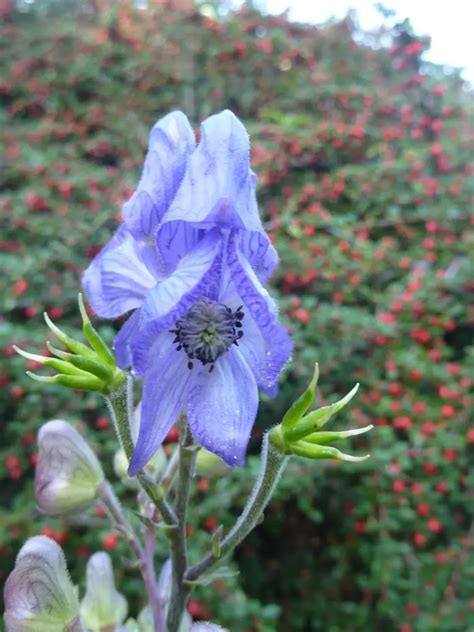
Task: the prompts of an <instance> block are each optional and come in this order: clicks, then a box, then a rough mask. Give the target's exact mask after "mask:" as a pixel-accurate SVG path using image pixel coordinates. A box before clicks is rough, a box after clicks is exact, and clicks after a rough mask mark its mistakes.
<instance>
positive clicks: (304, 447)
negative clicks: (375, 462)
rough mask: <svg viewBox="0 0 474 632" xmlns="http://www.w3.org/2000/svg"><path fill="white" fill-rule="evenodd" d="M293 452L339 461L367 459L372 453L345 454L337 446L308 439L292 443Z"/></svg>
mask: <svg viewBox="0 0 474 632" xmlns="http://www.w3.org/2000/svg"><path fill="white" fill-rule="evenodd" d="M290 449H291V453H292V454H295V455H296V456H302V457H304V458H306V459H312V460H316V459H337V460H338V461H351V462H354V463H356V462H358V461H365V460H366V459H368V458H369V457H370V454H366V455H364V456H352V455H350V454H345V453H344V452H341V451H340V450H338V449H337V448H333V447H332V446H322V445H318V444H315V443H308V442H307V441H296V442H295V443H292V444H291V447H290Z"/></svg>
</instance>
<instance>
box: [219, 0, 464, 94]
mask: <svg viewBox="0 0 474 632" xmlns="http://www.w3.org/2000/svg"><path fill="white" fill-rule="evenodd" d="M231 2H232V3H233V4H234V6H239V5H241V4H242V2H241V0H231ZM375 4H376V3H375V2H374V0H352V1H350V0H349V1H347V0H322V1H319V0H260V1H259V2H258V5H259V6H260V7H261V8H262V9H263V10H264V11H266V12H268V13H273V14H280V13H283V12H284V11H286V10H287V9H289V17H290V18H291V19H292V20H295V21H297V22H308V23H311V24H321V23H322V22H325V21H326V20H328V19H329V18H331V17H336V18H341V17H344V16H345V15H346V14H347V12H348V11H349V10H350V9H354V10H355V11H356V13H357V18H358V21H359V24H360V25H361V27H362V28H363V29H366V30H371V29H375V28H377V27H378V26H380V25H381V24H382V22H383V18H382V16H381V15H380V13H379V12H378V11H377V10H376V9H375ZM381 4H383V6H384V7H385V8H387V9H393V10H394V11H395V12H396V21H400V20H403V19H405V18H409V20H410V22H411V24H412V26H413V28H414V30H415V32H416V33H417V34H418V35H429V36H430V37H431V49H430V51H429V52H428V53H427V54H426V59H427V60H428V61H432V62H434V63H437V64H442V65H446V66H452V67H455V68H464V70H463V73H462V75H463V78H464V79H466V80H467V81H470V82H471V83H472V84H474V1H473V0H449V2H441V1H440V0H439V1H436V0H386V1H385V2H382V3H381ZM392 21H393V19H392V20H390V23H392Z"/></svg>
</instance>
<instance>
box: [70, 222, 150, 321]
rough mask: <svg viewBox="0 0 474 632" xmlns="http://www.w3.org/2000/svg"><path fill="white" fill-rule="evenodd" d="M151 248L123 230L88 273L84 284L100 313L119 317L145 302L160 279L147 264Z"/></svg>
mask: <svg viewBox="0 0 474 632" xmlns="http://www.w3.org/2000/svg"><path fill="white" fill-rule="evenodd" d="M149 248H150V247H149V246H148V245H147V244H145V243H143V242H137V241H135V239H134V238H133V237H132V236H131V235H130V233H128V232H127V231H126V230H124V229H120V230H119V231H118V233H117V234H116V235H115V236H114V238H113V239H112V241H111V242H110V243H109V244H108V246H106V247H105V248H104V250H102V252H101V253H99V255H98V256H97V257H96V258H95V259H94V261H93V262H92V263H91V265H90V266H89V267H88V268H87V270H86V271H85V272H84V275H83V278H82V283H83V285H84V288H85V290H86V292H87V296H88V298H89V301H90V303H91V305H92V307H93V308H94V311H95V312H96V313H97V314H98V315H99V316H102V317H103V318H115V317H116V316H120V315H121V314H124V313H125V312H128V311H130V310H131V309H135V308H136V307H139V306H140V305H141V304H142V303H143V300H144V298H145V295H146V293H147V292H148V290H150V289H151V288H152V287H153V286H154V285H155V284H156V282H157V279H156V277H155V275H154V274H153V273H152V272H151V271H150V270H149V268H148V267H147V265H146V264H145V261H149V260H150V254H149V252H148V250H149Z"/></svg>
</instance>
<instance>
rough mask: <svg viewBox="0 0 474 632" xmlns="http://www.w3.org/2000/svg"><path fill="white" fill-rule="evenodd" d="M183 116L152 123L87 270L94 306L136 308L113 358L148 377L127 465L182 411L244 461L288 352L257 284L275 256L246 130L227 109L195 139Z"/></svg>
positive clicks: (109, 312)
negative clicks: (139, 166) (113, 223)
mask: <svg viewBox="0 0 474 632" xmlns="http://www.w3.org/2000/svg"><path fill="white" fill-rule="evenodd" d="M184 121H186V119H185V117H184V115H182V114H180V113H174V114H171V115H169V116H168V117H165V118H164V119H163V120H162V121H160V122H159V123H158V124H157V125H156V126H155V128H154V130H153V131H152V134H151V136H150V148H149V152H148V154H147V157H146V160H145V168H144V173H143V176H142V179H141V181H140V184H139V187H138V189H137V191H136V193H135V194H134V195H133V197H132V198H131V200H130V201H129V202H128V203H127V205H125V207H124V220H125V221H124V225H123V226H122V227H121V228H120V229H119V230H118V232H117V233H116V235H115V236H114V238H113V239H112V241H111V242H110V244H109V245H108V246H106V248H104V250H103V251H102V252H101V253H100V254H99V255H98V257H97V258H96V259H95V260H94V261H93V262H92V264H91V265H90V267H89V268H88V270H87V271H86V273H85V275H84V285H85V287H86V290H87V292H88V294H89V297H90V300H91V303H92V306H93V307H94V309H95V310H96V311H97V313H98V314H99V315H101V316H104V317H115V316H118V315H120V314H123V313H125V312H127V311H130V310H135V312H134V313H133V314H132V316H131V317H130V318H129V319H128V321H127V322H126V323H125V325H124V326H123V328H122V329H121V331H120V332H119V334H118V336H117V338H116V340H115V349H116V353H117V360H118V363H119V364H120V365H121V366H129V365H130V363H131V364H132V367H133V369H134V371H135V373H136V374H137V375H140V376H144V391H143V408H142V422H141V426H140V433H139V437H138V442H137V446H136V450H135V454H134V457H133V460H132V462H131V465H130V473H131V474H132V475H133V474H135V473H136V472H137V471H139V470H140V469H142V468H143V467H144V465H145V464H146V463H147V461H148V460H149V459H150V458H151V456H152V455H153V454H154V452H155V451H156V450H157V449H158V447H159V446H160V444H161V443H162V441H163V439H164V437H165V436H166V434H167V432H168V431H169V429H170V428H171V427H172V426H173V424H174V423H175V422H176V420H177V418H178V417H179V415H180V414H181V412H182V411H183V410H185V411H186V413H187V417H188V421H189V424H190V427H191V430H192V432H193V435H194V437H195V439H196V440H197V441H198V442H199V443H200V444H201V445H203V446H204V447H206V448H207V449H208V450H210V451H212V452H214V453H215V454H218V455H219V456H221V457H222V458H223V459H224V461H226V463H228V464H229V465H238V464H241V463H242V462H243V460H244V456H245V450H246V446H247V443H248V439H249V435H250V431H251V428H252V426H253V423H254V421H255V416H256V411H257V403H258V392H257V389H258V387H260V388H262V389H264V390H265V391H267V392H268V393H270V394H272V393H274V391H275V388H276V385H277V381H278V377H279V374H280V371H281V369H282V367H283V365H284V364H285V362H286V361H287V360H288V357H289V354H290V351H291V341H290V338H289V336H288V334H287V332H286V331H285V330H284V329H283V328H282V327H281V325H280V324H279V323H278V321H277V310H276V306H275V304H274V302H273V301H272V299H271V298H270V296H269V295H268V293H267V292H266V290H265V289H264V287H263V283H265V282H266V280H267V279H268V277H269V276H270V274H271V273H272V271H273V269H274V268H275V266H276V264H277V255H276V251H275V249H274V248H273V246H272V245H271V243H270V240H269V238H268V236H267V235H266V233H265V231H264V229H263V227H262V224H261V221H260V218H259V215H258V208H257V201H256V196H255V182H256V178H255V174H254V173H253V172H252V171H251V169H250V163H249V160H250V152H249V139H248V135H247V132H246V131H245V128H244V127H243V125H242V124H241V123H240V121H239V120H238V119H237V118H236V117H235V116H234V115H233V114H232V113H231V112H230V111H228V110H226V111H224V112H221V113H220V114H217V115H215V116H211V117H209V118H208V119H206V120H205V121H204V123H203V124H202V126H201V141H200V143H199V145H198V147H197V148H195V149H194V150H193V143H192V142H191V139H190V134H189V131H190V128H189V125H188V124H187V122H186V124H185V123H184ZM165 123H166V124H165ZM170 128H173V130H174V131H173V133H171V132H170ZM155 130H159V133H158V132H157V133H155V135H154V131H155ZM170 139H171V140H170ZM152 155H153V157H152ZM162 180H164V181H165V182H162ZM160 182H161V184H159V183H160Z"/></svg>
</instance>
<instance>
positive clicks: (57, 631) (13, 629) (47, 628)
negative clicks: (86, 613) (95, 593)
mask: <svg viewBox="0 0 474 632" xmlns="http://www.w3.org/2000/svg"><path fill="white" fill-rule="evenodd" d="M5 630H6V632H83V627H82V624H81V620H80V617H79V603H78V601H77V597H76V591H75V589H74V586H73V585H72V582H71V579H70V577H69V573H68V571H67V568H66V560H65V559H64V554H63V552H62V550H61V547H60V546H58V544H56V542H54V540H51V539H50V538H47V537H46V536H35V537H33V538H30V539H29V540H28V541H27V542H26V544H24V545H23V547H22V548H21V549H20V552H19V553H18V556H17V558H16V563H15V568H14V569H13V571H12V573H11V574H10V576H9V577H8V579H7V581H6V583H5Z"/></svg>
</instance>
